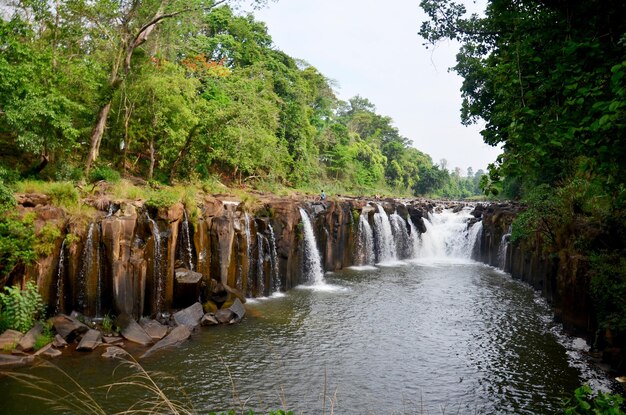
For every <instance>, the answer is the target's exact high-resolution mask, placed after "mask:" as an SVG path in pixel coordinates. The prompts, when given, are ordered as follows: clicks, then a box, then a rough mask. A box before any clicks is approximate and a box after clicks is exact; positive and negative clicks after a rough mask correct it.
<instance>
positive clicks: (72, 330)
mask: <svg viewBox="0 0 626 415" xmlns="http://www.w3.org/2000/svg"><path fill="white" fill-rule="evenodd" d="M52 324H53V326H54V329H55V330H56V332H57V333H58V334H59V335H60V336H61V337H63V338H64V339H65V340H66V341H71V340H73V339H74V338H75V337H76V336H77V335H79V334H83V333H87V331H88V330H89V327H87V326H86V325H84V324H83V323H81V322H80V321H78V320H77V319H76V318H74V317H70V316H66V315H65V314H59V315H58V316H55V317H54V318H53V319H52Z"/></svg>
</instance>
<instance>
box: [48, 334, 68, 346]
mask: <svg viewBox="0 0 626 415" xmlns="http://www.w3.org/2000/svg"><path fill="white" fill-rule="evenodd" d="M52 345H53V346H54V347H56V348H59V349H60V348H61V347H67V342H66V341H65V339H64V338H63V337H61V335H60V334H57V335H56V336H54V340H53V341H52Z"/></svg>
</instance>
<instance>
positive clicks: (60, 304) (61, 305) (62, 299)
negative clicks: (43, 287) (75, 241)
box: [54, 239, 65, 315]
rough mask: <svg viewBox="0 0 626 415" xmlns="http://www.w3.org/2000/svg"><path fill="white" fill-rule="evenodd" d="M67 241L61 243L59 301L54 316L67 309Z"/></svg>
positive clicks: (56, 303)
mask: <svg viewBox="0 0 626 415" xmlns="http://www.w3.org/2000/svg"><path fill="white" fill-rule="evenodd" d="M64 279H65V239H63V243H61V252H59V265H58V266H57V286H56V289H57V299H56V302H55V304H54V315H57V314H59V313H61V312H63V311H64V310H63V308H64V307H65V281H64Z"/></svg>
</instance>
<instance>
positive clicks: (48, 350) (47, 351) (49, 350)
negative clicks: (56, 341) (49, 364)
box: [34, 343, 63, 357]
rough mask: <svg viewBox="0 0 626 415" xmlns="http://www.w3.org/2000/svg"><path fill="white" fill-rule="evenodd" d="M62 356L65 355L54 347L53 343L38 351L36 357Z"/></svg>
mask: <svg viewBox="0 0 626 415" xmlns="http://www.w3.org/2000/svg"><path fill="white" fill-rule="evenodd" d="M62 354H63V353H61V351H60V350H57V349H55V348H54V347H52V343H49V344H47V345H45V346H44V347H42V348H41V349H39V350H37V352H36V353H35V354H34V356H44V357H59V356H61V355H62Z"/></svg>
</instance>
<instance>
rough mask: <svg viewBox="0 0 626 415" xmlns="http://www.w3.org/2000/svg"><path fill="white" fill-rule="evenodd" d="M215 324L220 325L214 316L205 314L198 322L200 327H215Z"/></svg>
mask: <svg viewBox="0 0 626 415" xmlns="http://www.w3.org/2000/svg"><path fill="white" fill-rule="evenodd" d="M217 324H220V322H219V321H217V319H216V318H215V316H214V315H213V314H211V313H206V314H205V315H204V316H202V320H200V325H202V326H215V325H217Z"/></svg>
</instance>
